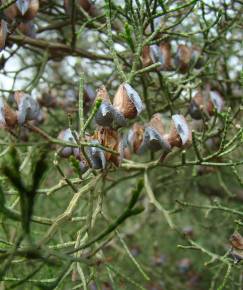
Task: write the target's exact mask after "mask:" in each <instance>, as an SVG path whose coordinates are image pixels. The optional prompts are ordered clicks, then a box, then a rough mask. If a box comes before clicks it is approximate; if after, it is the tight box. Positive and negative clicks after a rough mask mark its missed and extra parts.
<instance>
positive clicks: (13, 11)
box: [2, 0, 19, 21]
mask: <svg viewBox="0 0 243 290" xmlns="http://www.w3.org/2000/svg"><path fill="white" fill-rule="evenodd" d="M2 2H3V4H4V3H5V2H7V0H5V1H2ZM18 14H19V11H18V8H17V6H16V4H12V5H10V6H8V7H7V8H6V9H4V15H5V16H7V18H8V20H11V21H13V20H14V19H15V18H16V17H17V15H18Z"/></svg>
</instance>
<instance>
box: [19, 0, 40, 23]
mask: <svg viewBox="0 0 243 290" xmlns="http://www.w3.org/2000/svg"><path fill="white" fill-rule="evenodd" d="M38 10H39V0H31V1H30V6H29V9H28V10H27V11H26V13H25V14H24V15H23V18H24V20H32V19H33V18H35V16H36V15H37V13H38Z"/></svg>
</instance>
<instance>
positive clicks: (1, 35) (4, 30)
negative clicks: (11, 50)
mask: <svg viewBox="0 0 243 290" xmlns="http://www.w3.org/2000/svg"><path fill="white" fill-rule="evenodd" d="M7 34H8V26H7V22H6V21H4V20H0V51H1V50H2V49H3V48H4V46H5V42H6V38H7Z"/></svg>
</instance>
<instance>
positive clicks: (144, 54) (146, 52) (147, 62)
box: [141, 45, 153, 67]
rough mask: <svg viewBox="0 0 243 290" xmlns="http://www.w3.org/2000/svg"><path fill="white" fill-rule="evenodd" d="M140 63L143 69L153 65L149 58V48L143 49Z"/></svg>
mask: <svg viewBox="0 0 243 290" xmlns="http://www.w3.org/2000/svg"><path fill="white" fill-rule="evenodd" d="M141 61H142V63H143V66H144V67H146V66H149V65H151V64H152V63H153V60H152V58H151V56H150V47H149V46H147V45H146V46H144V48H143V51H142V57H141Z"/></svg>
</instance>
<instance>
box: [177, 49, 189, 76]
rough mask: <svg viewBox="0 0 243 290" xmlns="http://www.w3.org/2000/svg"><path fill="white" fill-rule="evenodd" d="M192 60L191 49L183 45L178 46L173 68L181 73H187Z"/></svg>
mask: <svg viewBox="0 0 243 290" xmlns="http://www.w3.org/2000/svg"><path fill="white" fill-rule="evenodd" d="M191 59H192V49H191V48H190V47H188V46H187V45H185V44H180V45H178V49H177V52H176V58H175V66H176V68H177V69H178V71H179V72H181V73H183V74H184V73H187V72H188V70H189V68H190V64H191Z"/></svg>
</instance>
